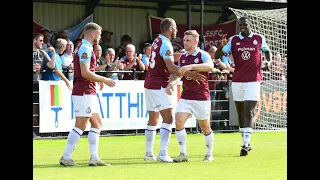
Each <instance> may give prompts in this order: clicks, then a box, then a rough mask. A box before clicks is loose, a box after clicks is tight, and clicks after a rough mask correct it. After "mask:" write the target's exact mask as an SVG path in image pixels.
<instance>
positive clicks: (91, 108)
mask: <svg viewBox="0 0 320 180" xmlns="http://www.w3.org/2000/svg"><path fill="white" fill-rule="evenodd" d="M72 101H73V109H74V115H75V116H76V117H91V114H92V113H99V111H100V109H99V101H98V97H97V95H91V94H90V95H89V94H84V95H83V96H79V95H72Z"/></svg>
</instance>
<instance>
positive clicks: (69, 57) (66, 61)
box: [60, 39, 74, 80]
mask: <svg viewBox="0 0 320 180" xmlns="http://www.w3.org/2000/svg"><path fill="white" fill-rule="evenodd" d="M73 50H74V46H73V42H72V41H71V40H70V39H67V46H66V49H65V50H64V52H63V54H62V55H61V56H60V57H61V61H62V69H63V70H64V71H66V72H65V73H64V75H65V76H66V77H67V78H68V79H69V80H73V72H70V71H72V70H73Z"/></svg>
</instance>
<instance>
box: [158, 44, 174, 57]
mask: <svg viewBox="0 0 320 180" xmlns="http://www.w3.org/2000/svg"><path fill="white" fill-rule="evenodd" d="M160 56H162V58H163V60H167V59H173V47H172V44H171V42H169V41H168V42H163V43H162V45H161V47H160Z"/></svg>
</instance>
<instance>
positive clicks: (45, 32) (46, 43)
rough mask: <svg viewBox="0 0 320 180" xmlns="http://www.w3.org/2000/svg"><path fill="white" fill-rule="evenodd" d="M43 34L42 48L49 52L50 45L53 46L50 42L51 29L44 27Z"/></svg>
mask: <svg viewBox="0 0 320 180" xmlns="http://www.w3.org/2000/svg"><path fill="white" fill-rule="evenodd" d="M41 34H42V35H43V44H42V49H43V50H44V51H46V53H48V52H49V51H48V47H52V44H51V43H50V40H51V34H50V32H49V30H47V29H44V30H42V31H41Z"/></svg>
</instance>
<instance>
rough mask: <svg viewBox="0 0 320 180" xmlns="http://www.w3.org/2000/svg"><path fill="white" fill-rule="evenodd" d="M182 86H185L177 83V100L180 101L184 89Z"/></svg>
mask: <svg viewBox="0 0 320 180" xmlns="http://www.w3.org/2000/svg"><path fill="white" fill-rule="evenodd" d="M182 86H183V85H182V84H180V85H177V102H178V101H179V99H180V96H181V93H182V90H183V88H182Z"/></svg>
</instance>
